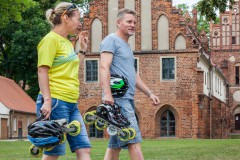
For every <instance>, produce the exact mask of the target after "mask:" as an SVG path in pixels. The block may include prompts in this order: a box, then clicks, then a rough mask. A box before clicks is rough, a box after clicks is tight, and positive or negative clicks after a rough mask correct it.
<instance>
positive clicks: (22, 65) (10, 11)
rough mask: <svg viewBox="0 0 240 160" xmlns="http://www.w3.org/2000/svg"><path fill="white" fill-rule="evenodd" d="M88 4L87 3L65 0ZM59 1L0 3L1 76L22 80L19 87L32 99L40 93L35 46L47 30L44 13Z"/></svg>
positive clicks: (16, 80) (87, 0)
mask: <svg viewBox="0 0 240 160" xmlns="http://www.w3.org/2000/svg"><path fill="white" fill-rule="evenodd" d="M65 1H66V2H73V3H76V4H79V3H86V4H87V3H88V2H89V1H90V0H72V1H71V0H65ZM59 2H61V1H60V0H34V1H32V0H1V1H0V5H1V8H0V9H1V12H0V18H1V19H0V24H1V25H0V75H2V76H5V77H8V78H10V79H13V80H15V82H16V83H19V81H22V82H23V83H22V86H21V87H22V88H23V89H24V90H26V89H28V87H29V89H28V90H26V92H27V93H28V94H29V95H30V96H31V97H32V98H33V99H35V98H36V95H37V94H38V92H39V87H38V79H37V45H38V43H39V41H40V40H41V39H42V38H43V36H45V35H46V34H47V33H48V32H49V31H50V25H49V24H48V23H47V21H46V18H45V12H46V10H47V9H49V8H53V7H54V6H55V5H56V4H58V3H59ZM86 4H85V5H86Z"/></svg>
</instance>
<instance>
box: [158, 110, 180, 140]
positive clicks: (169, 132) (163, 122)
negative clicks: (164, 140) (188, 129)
mask: <svg viewBox="0 0 240 160" xmlns="http://www.w3.org/2000/svg"><path fill="white" fill-rule="evenodd" d="M160 129H161V130H160V136H161V137H174V136H175V135H176V122H175V117H174V114H173V113H172V112H171V111H170V110H169V109H167V110H166V111H164V112H163V114H162V115H161V117H160Z"/></svg>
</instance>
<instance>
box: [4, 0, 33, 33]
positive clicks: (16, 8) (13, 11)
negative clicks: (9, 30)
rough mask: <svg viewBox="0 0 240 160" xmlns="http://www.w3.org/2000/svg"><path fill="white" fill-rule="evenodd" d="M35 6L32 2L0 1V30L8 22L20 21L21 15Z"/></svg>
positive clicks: (27, 0)
mask: <svg viewBox="0 0 240 160" xmlns="http://www.w3.org/2000/svg"><path fill="white" fill-rule="evenodd" d="M34 5H36V3H35V2H34V1H32V0H24V1H19V0H1V1H0V6H1V7H0V29H2V28H4V27H5V26H6V25H7V24H8V23H9V22H10V21H17V22H19V21H21V20H22V15H21V13H22V12H24V11H26V10H27V9H28V8H30V7H32V6H34Z"/></svg>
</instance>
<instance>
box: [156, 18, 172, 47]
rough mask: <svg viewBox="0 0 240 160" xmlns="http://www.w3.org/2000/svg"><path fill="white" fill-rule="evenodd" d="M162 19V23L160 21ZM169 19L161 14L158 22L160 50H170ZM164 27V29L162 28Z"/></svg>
mask: <svg viewBox="0 0 240 160" xmlns="http://www.w3.org/2000/svg"><path fill="white" fill-rule="evenodd" d="M161 18H162V20H161V22H160V19H161ZM160 23H161V24H162V26H160V25H161V24H160ZM169 26H170V24H169V18H168V17H167V16H166V15H165V14H161V15H160V16H159V17H158V20H157V32H158V35H157V36H158V37H157V41H158V50H169V49H170V40H169V39H170V33H169ZM161 27H162V28H161Z"/></svg>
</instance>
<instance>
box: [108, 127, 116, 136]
mask: <svg viewBox="0 0 240 160" xmlns="http://www.w3.org/2000/svg"><path fill="white" fill-rule="evenodd" d="M107 132H108V134H109V135H110V136H114V135H116V134H117V128H116V127H114V126H113V125H109V126H108V127H107Z"/></svg>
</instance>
